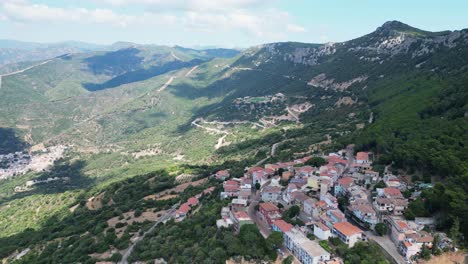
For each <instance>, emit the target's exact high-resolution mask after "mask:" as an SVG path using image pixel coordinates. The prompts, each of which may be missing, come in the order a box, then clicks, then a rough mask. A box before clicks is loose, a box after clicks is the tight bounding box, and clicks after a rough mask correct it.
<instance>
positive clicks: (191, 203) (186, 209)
mask: <svg viewBox="0 0 468 264" xmlns="http://www.w3.org/2000/svg"><path fill="white" fill-rule="evenodd" d="M214 190H215V187H214V186H212V187H209V188H207V189H205V190H203V192H201V193H199V194H197V195H195V196H193V197H190V198H189V199H188V200H187V201H186V202H185V203H183V204H181V205H180V206H179V209H177V211H176V213H175V221H176V222H180V221H182V220H184V219H185V217H187V215H188V214H189V213H190V212H191V211H192V209H194V208H196V207H197V206H198V205H199V204H200V198H202V197H203V196H205V195H209V194H211V193H212V192H213V191H214Z"/></svg>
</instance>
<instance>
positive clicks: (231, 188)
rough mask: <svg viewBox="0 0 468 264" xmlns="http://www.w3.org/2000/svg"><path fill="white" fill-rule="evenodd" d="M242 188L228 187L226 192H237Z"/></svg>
mask: <svg viewBox="0 0 468 264" xmlns="http://www.w3.org/2000/svg"><path fill="white" fill-rule="evenodd" d="M239 189H240V187H239V185H235V186H234V185H226V186H224V191H225V192H235V191H239Z"/></svg>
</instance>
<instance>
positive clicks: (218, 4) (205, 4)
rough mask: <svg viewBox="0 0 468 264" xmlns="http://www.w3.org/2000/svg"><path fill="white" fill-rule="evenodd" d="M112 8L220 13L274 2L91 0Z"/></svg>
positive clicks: (249, 0) (273, 0) (252, 0)
mask: <svg viewBox="0 0 468 264" xmlns="http://www.w3.org/2000/svg"><path fill="white" fill-rule="evenodd" d="M92 1H93V2H95V3H103V4H110V5H113V6H125V5H144V6H147V7H153V8H155V9H159V10H186V11H203V12H210V11H220V10H233V9H245V8H252V7H256V6H265V5H268V4H272V2H275V1H276V0H268V1H266V0H92Z"/></svg>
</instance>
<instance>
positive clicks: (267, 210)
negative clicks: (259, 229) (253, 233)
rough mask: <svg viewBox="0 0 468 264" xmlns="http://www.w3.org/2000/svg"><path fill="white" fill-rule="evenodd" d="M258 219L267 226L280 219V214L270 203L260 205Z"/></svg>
mask: <svg viewBox="0 0 468 264" xmlns="http://www.w3.org/2000/svg"><path fill="white" fill-rule="evenodd" d="M259 212H260V217H261V218H262V219H263V221H265V222H266V223H268V225H269V226H271V225H272V224H273V222H274V221H275V220H277V219H281V214H280V212H279V209H278V207H277V206H276V205H274V204H272V203H261V204H260V205H259Z"/></svg>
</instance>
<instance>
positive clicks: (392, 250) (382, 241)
mask: <svg viewBox="0 0 468 264" xmlns="http://www.w3.org/2000/svg"><path fill="white" fill-rule="evenodd" d="M365 234H366V236H367V237H368V239H369V240H372V241H375V242H376V243H377V244H379V245H380V246H381V247H382V248H383V249H384V250H385V251H387V253H388V254H389V255H390V256H391V257H392V258H393V259H394V260H395V262H396V263H398V264H404V263H406V262H405V260H404V259H403V256H402V255H400V253H399V252H398V249H397V247H396V246H395V244H394V243H393V241H392V240H391V239H390V237H389V236H388V235H386V236H376V235H374V234H373V233H372V231H366V232H365Z"/></svg>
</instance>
